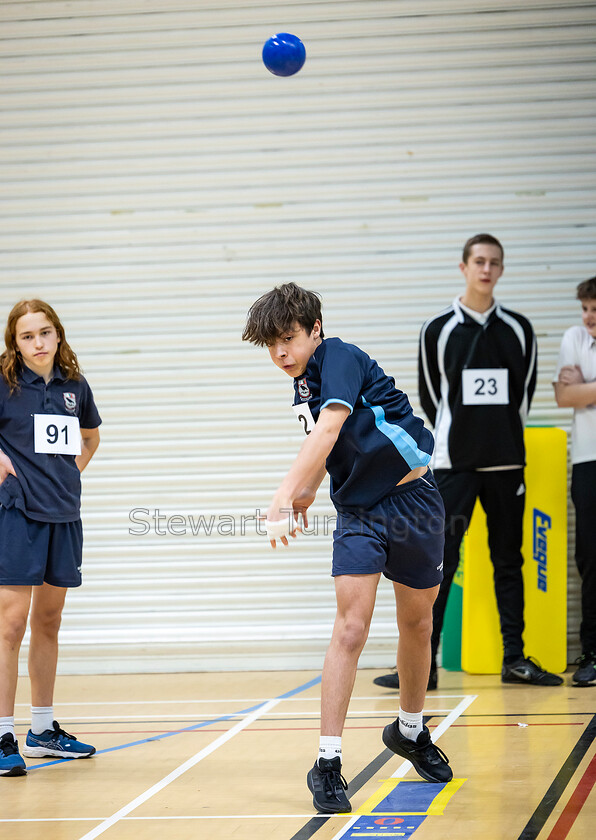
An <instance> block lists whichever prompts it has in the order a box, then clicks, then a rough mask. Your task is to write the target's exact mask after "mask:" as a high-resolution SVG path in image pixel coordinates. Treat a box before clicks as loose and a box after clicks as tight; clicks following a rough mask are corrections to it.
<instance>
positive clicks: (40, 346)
mask: <svg viewBox="0 0 596 840" xmlns="http://www.w3.org/2000/svg"><path fill="white" fill-rule="evenodd" d="M4 340H5V344H6V350H5V351H4V353H2V355H1V356H0V450H1V451H0V776H22V775H24V774H25V773H26V772H27V770H26V767H25V762H24V761H23V759H22V758H21V756H20V755H19V749H18V744H17V741H16V739H15V731H14V703H15V694H16V687H17V675H18V655H19V649H20V646H21V642H22V639H23V636H24V634H25V628H26V626H27V617H28V616H30V627H31V642H30V647H29V677H30V680H31V702H32V706H31V729H30V730H29V732H28V733H27V738H26V741H25V746H24V747H23V755H25V756H27V757H29V758H43V757H45V756H51V757H54V758H88V757H89V756H90V755H93V753H94V752H95V748H94V747H92V746H90V745H89V744H83V743H81V742H80V741H78V740H77V739H76V738H74V737H73V736H72V735H69V734H68V733H66V732H65V731H64V730H63V729H61V728H60V725H59V724H58V722H57V721H55V720H54V715H53V707H52V706H53V693H54V682H55V679H56V663H57V657H58V630H59V628H60V620H61V616H62V609H63V607H64V599H65V596H66V591H67V589H68V587H70V586H80V585H81V560H82V547H83V532H82V526H81V518H80V504H81V478H80V474H81V472H82V471H83V470H84V469H85V467H86V466H87V464H88V463H89V461H90V460H91V458H92V457H93V454H94V453H95V450H96V449H97V447H98V445H99V429H98V426H99V425H100V423H101V418H100V416H99V414H98V411H97V408H96V406H95V402H94V401H93V394H92V393H91V388H90V387H89V385H88V384H87V382H86V380H85V379H84V378H83V376H82V375H81V371H80V368H79V363H78V361H77V357H76V355H75V354H74V352H73V351H72V349H71V348H70V347H69V345H68V342H67V341H66V338H65V335H64V328H63V326H62V324H61V323H60V320H59V318H58V316H57V315H56V313H55V312H54V310H53V309H52V307H51V306H49V305H48V304H47V303H44V302H43V301H41V300H25V301H21V302H20V303H18V304H17V305H16V306H15V307H14V308H13V310H12V312H11V313H10V315H9V316H8V323H7V325H6V332H5V336H4Z"/></svg>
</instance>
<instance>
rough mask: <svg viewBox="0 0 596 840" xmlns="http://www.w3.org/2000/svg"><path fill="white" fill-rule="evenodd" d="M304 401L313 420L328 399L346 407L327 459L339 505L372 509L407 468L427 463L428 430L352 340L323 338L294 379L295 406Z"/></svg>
mask: <svg viewBox="0 0 596 840" xmlns="http://www.w3.org/2000/svg"><path fill="white" fill-rule="evenodd" d="M305 403H308V408H309V409H310V413H311V414H312V418H313V420H314V421H315V423H316V421H317V419H318V416H319V413H320V411H321V410H322V409H323V408H325V407H326V406H328V405H330V404H332V403H339V404H341V405H345V406H347V407H348V408H349V409H350V415H349V417H348V418H347V419H346V421H345V423H344V424H343V426H342V428H341V431H340V433H339V436H338V438H337V441H336V443H335V446H334V447H333V449H332V450H331V452H330V453H329V456H328V458H327V462H326V467H327V472H328V473H329V475H330V477H331V500H332V501H333V503H334V504H335V505H336V506H338V507H342V508H343V507H345V508H348V509H350V508H351V509H357V508H364V509H366V508H369V507H372V506H373V505H375V504H376V503H377V502H378V501H379V500H380V499H382V498H383V496H386V495H387V494H388V493H389V492H391V490H392V489H393V488H394V487H395V485H396V484H397V483H398V482H399V481H401V479H402V478H404V476H406V475H407V474H408V473H409V472H410V470H413V469H415V468H416V467H423V466H426V465H427V464H428V463H429V462H430V456H431V453H432V451H433V447H434V439H433V436H432V434H431V432H429V430H428V429H426V428H425V427H424V423H423V421H422V420H421V419H420V418H419V417H416V415H415V414H414V412H413V411H412V406H411V405H410V401H409V400H408V397H407V396H406V394H404V392H403V391H400V390H399V389H398V388H396V387H395V380H394V379H393V378H392V377H390V376H387V374H386V373H385V372H384V371H383V369H382V368H381V367H379V365H378V364H377V362H375V360H374V359H371V358H370V356H368V355H367V354H366V353H364V351H362V350H360V348H359V347H356V346H355V345H354V344H346V343H345V342H343V341H342V340H341V339H339V338H326V339H323V341H322V342H321V344H319V346H318V347H317V349H316V350H315V352H314V353H313V355H312V356H311V357H310V359H309V361H308V364H307V366H306V371H305V373H304V375H303V376H300V377H297V378H296V379H295V380H294V406H300V405H302V406H304V404H305ZM296 413H297V414H298V415H299V414H300V412H299V410H298V411H297V412H296ZM302 419H303V422H305V423H306V422H307V421H305V420H304V418H302Z"/></svg>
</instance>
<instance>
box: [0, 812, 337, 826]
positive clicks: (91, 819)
mask: <svg viewBox="0 0 596 840" xmlns="http://www.w3.org/2000/svg"><path fill="white" fill-rule="evenodd" d="M330 817H331V818H332V819H344V820H345V818H346V815H345V814H189V815H188V816H184V815H183V814H178V815H177V816H171V815H170V816H168V817H122V822H134V821H135V820H137V821H138V820H145V821H147V820H149V821H150V822H155V821H156V820H167V821H168V822H170V820H311V819H313V820H316V819H320V820H325V819H329V818H330ZM104 819H106V818H105V817H47V818H46V819H44V818H43V817H30V818H28V819H27V818H24V817H23V818H22V819H18V820H17V819H11V820H3V819H0V824H1V823H56V822H58V823H63V822H100V821H101V820H104Z"/></svg>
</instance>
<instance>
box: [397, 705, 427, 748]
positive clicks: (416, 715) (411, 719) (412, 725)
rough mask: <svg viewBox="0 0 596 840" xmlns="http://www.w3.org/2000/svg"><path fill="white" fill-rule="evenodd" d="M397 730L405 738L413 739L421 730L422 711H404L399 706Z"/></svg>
mask: <svg viewBox="0 0 596 840" xmlns="http://www.w3.org/2000/svg"><path fill="white" fill-rule="evenodd" d="M397 719H398V720H399V731H400V732H401V734H402V735H404V736H405V737H406V738H409V739H410V740H411V741H415V740H416V738H417V737H418V735H420V733H421V732H422V727H423V726H424V724H423V723H422V712H404V710H403V709H402V708H401V707H400V710H399V715H398V718H397Z"/></svg>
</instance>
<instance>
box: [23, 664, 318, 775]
mask: <svg viewBox="0 0 596 840" xmlns="http://www.w3.org/2000/svg"><path fill="white" fill-rule="evenodd" d="M320 682H321V676H320V675H319V676H318V677H314V679H312V680H309V681H308V682H305V683H303V684H302V685H299V686H298V687H297V688H292V689H291V690H290V691H286V692H285V694H279V695H278V696H277V697H274V698H273V699H274V700H287V699H288V698H289V697H294V696H295V695H296V694H300V692H302V691H306V690H307V689H309V688H312V687H313V686H315V685H318V684H319V683H320ZM268 702H269V700H263V702H262V703H256V704H255V705H254V706H249V708H248V709H241V710H240V711H239V712H234V713H233V714H230V715H222V716H221V717H218V718H214V719H213V720H204V721H202V722H201V723H195V724H193V726H186V727H185V728H184V729H175V730H174V731H173V732H164V733H163V734H162V735H154V736H153V737H152V738H143V739H142V740H141V741H130V742H129V743H128V744H120V745H119V746H117V747H108V748H107V749H105V750H97V752H96V753H94V755H103V754H104V753H110V752H117V751H118V750H125V749H128V747H138V746H140V745H141V744H150V743H151V742H152V741H162V740H163V739H164V738H171V737H172V736H173V735H180V734H181V733H182V732H193V731H194V730H196V729H204V728H205V727H206V726H211V725H212V724H214V723H224V722H225V721H227V720H234V718H237V717H241V716H242V715H247V714H250V712H254V711H255V709H260V708H261V706H264V705H265V703H268ZM68 761H81V759H80V758H58V759H56V761H46V762H44V764H35V765H27V770H41V768H42V767H53V766H54V765H56V764H65V763H66V762H68Z"/></svg>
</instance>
